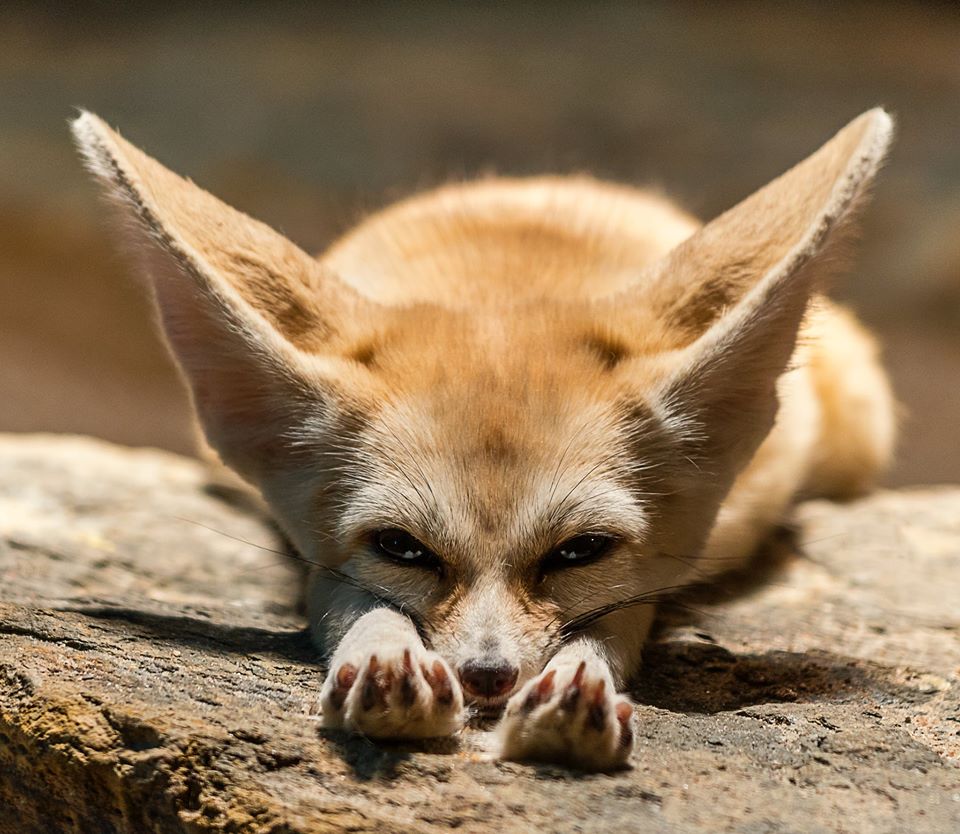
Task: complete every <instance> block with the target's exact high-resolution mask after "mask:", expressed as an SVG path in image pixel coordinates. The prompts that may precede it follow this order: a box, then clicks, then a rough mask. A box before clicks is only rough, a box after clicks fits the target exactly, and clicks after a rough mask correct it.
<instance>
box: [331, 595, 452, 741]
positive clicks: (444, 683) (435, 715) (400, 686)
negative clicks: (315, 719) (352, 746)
mask: <svg viewBox="0 0 960 834" xmlns="http://www.w3.org/2000/svg"><path fill="white" fill-rule="evenodd" d="M320 709H321V712H322V719H323V725H324V726H325V727H329V728H331V729H344V730H352V731H354V732H357V733H362V734H363V735H366V736H370V737H371V738H435V737H438V736H449V735H452V734H454V733H455V732H457V731H458V730H459V729H460V727H461V726H462V725H463V722H464V720H465V717H466V713H465V711H464V708H463V693H462V692H461V689H460V684H459V683H458V682H457V679H456V677H455V676H454V675H453V673H452V672H451V671H450V667H449V666H447V664H446V662H445V661H444V660H443V659H442V658H441V657H440V655H438V654H436V653H435V652H431V651H429V650H428V649H427V648H426V647H425V646H424V645H423V641H422V640H421V639H420V636H419V635H418V634H417V630H416V628H414V625H413V623H412V622H411V621H410V620H409V619H408V618H407V617H404V616H403V615H402V614H399V613H397V612H396V611H393V610H391V609H389V608H376V609H374V610H373V611H369V612H367V613H366V614H364V615H363V616H361V617H359V618H358V619H357V621H356V622H355V623H354V624H353V625H352V626H351V628H350V630H349V631H347V633H346V634H345V635H344V637H343V639H342V640H341V641H340V644H339V645H338V646H337V650H336V651H335V652H334V654H333V658H332V659H331V662H330V668H329V671H328V673H327V678H326V680H325V681H324V682H323V688H322V689H321V692H320Z"/></svg>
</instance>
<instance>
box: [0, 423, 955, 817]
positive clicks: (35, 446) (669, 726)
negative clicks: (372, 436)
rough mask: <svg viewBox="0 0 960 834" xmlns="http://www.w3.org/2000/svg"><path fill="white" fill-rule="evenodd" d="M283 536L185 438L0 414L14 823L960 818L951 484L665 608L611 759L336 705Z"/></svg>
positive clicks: (5, 698) (5, 704) (0, 743)
mask: <svg viewBox="0 0 960 834" xmlns="http://www.w3.org/2000/svg"><path fill="white" fill-rule="evenodd" d="M276 548H277V541H276V539H275V536H274V534H273V533H272V531H271V529H270V526H269V525H268V524H267V523H265V522H264V520H263V519H261V518H259V517H258V516H257V514H256V512H255V511H253V510H251V509H249V508H248V509H243V508H241V507H238V506H236V505H233V504H231V503H229V502H227V501H225V500H223V497H222V496H219V495H218V494H217V490H216V489H212V488H211V487H210V485H209V484H208V483H207V481H206V480H205V475H204V471H203V469H202V468H201V467H200V466H199V465H198V464H196V463H195V462H193V461H190V460H187V459H183V458H178V457H175V456H172V455H169V454H165V453H161V452H155V451H145V450H129V449H122V448H119V447H113V446H109V445H107V444H104V443H100V442H97V441H93V440H87V439H79V438H66V437H42V436H11V435H7V436H0V577H2V583H0V634H2V639H0V832H4V834H6V832H17V834H32V833H33V832H37V833H38V834H40V832H42V834H50V833H51V832H53V833H54V834H59V833H60V832H135V833H136V834H142V833H143V832H181V831H183V832H201V831H223V832H273V834H281V832H283V833H284V834H293V833H294V832H325V831H343V830H347V831H378V832H400V831H418V832H439V831H448V830H450V829H457V830H460V831H466V832H473V831H478V832H483V831H497V832H507V831H509V832H513V831H521V832H522V831H531V832H532V831H558V832H559V831H597V832H619V831H641V830H642V831H665V832H666V831H669V832H716V831H728V830H730V831H744V832H774V831H791V832H793V831H818V832H819V831H824V832H841V831H844V832H845V831H849V832H863V831H890V832H894V831H897V832H900V831H910V832H956V831H960V766H958V765H960V489H951V488H943V489H917V490H908V491H901V492H896V493H893V492H888V493H880V494H877V495H874V496H872V497H870V498H867V499H865V500H863V501H859V502H856V503H853V504H850V505H846V506H836V505H831V504H827V503H823V502H815V503H809V504H805V505H803V506H802V507H800V508H799V509H798V511H797V514H796V527H795V529H794V531H793V532H792V533H789V534H788V533H786V532H785V533H784V534H783V535H782V536H780V537H779V538H778V539H777V541H776V542H774V543H773V544H772V545H771V547H770V548H769V552H767V553H766V554H764V556H763V557H762V558H761V559H760V560H759V561H758V563H757V565H756V566H755V567H754V569H753V570H752V571H751V572H750V574H748V575H743V576H740V577H732V578H731V579H730V580H729V581H726V582H724V583H723V584H721V585H719V586H717V587H716V588H714V589H712V590H710V591H709V592H708V591H706V590H701V591H699V592H697V593H694V594H691V595H689V596H688V597H687V598H686V599H684V600H682V601H680V602H679V603H678V604H677V605H675V606H672V607H671V609H670V610H668V611H666V612H665V616H664V617H663V622H662V625H661V627H660V629H659V631H658V634H657V637H656V639H655V641H654V642H653V643H652V644H651V646H650V648H649V651H648V656H647V661H646V667H645V671H644V673H643V675H642V678H641V680H640V681H639V683H638V685H637V688H636V690H635V691H634V696H635V698H636V699H637V701H638V703H639V706H638V707H637V712H638V716H639V727H640V732H639V739H638V745H637V749H636V753H635V755H634V757H633V760H632V767H631V769H630V770H628V771H624V772H622V773H616V774H610V775H589V776H585V775H582V774H576V773H572V772H569V771H566V770H563V769H561V768H556V767H544V766H527V765H520V764H514V763H503V762H491V761H489V760H488V756H487V755H486V754H485V752H484V750H485V738H486V736H485V733H483V732H481V731H478V730H468V731H466V732H464V733H463V735H462V737H461V738H459V739H457V740H456V741H454V742H451V743H443V744H432V745H384V744H373V743H371V742H369V741H366V740H364V739H360V738H344V737H340V736H337V735H329V734H325V733H324V732H322V731H321V730H319V728H318V726H317V722H316V720H315V719H314V718H313V717H312V716H311V715H310V711H309V708H310V705H311V703H312V702H313V701H314V700H315V698H316V695H317V692H318V691H319V688H320V682H321V680H322V669H321V668H320V667H319V666H318V663H317V658H316V656H315V654H314V652H313V651H312V649H311V647H310V644H309V641H308V640H307V639H306V637H305V635H304V631H303V625H304V624H303V621H302V619H301V618H300V616H299V615H298V614H297V611H296V605H295V600H296V594H295V587H296V580H297V577H296V572H295V571H293V570H292V569H291V568H290V566H289V565H288V564H287V563H286V562H285V560H284V558H283V557H282V556H280V555H277V554H276V553H274V552H272V551H273V550H275V549H276Z"/></svg>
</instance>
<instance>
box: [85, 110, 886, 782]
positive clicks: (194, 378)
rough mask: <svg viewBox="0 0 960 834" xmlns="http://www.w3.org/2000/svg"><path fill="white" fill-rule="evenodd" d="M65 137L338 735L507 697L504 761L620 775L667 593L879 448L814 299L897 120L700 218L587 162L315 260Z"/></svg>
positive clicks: (382, 228)
mask: <svg viewBox="0 0 960 834" xmlns="http://www.w3.org/2000/svg"><path fill="white" fill-rule="evenodd" d="M73 129H74V133H75V135H76V138H77V141H78V142H79V145H80V147H81V149H82V152H83V154H84V156H85V157H86V161H87V163H88V165H89V167H90V168H91V169H92V170H93V172H94V173H95V174H97V175H98V176H99V177H100V178H102V179H103V180H104V181H105V183H106V185H107V188H108V191H109V193H110V194H111V195H112V196H113V197H115V198H116V200H117V201H118V202H119V203H120V204H121V206H122V208H123V210H124V211H125V212H126V214H127V215H128V216H129V218H130V219H131V220H132V221H133V222H132V223H131V224H130V225H131V228H132V230H133V234H134V236H135V237H136V238H139V241H140V244H141V245H140V247H139V248H140V251H141V252H142V254H143V257H144V265H145V268H146V272H147V274H148V275H149V276H150V279H151V282H152V287H153V292H154V295H155V298H156V302H157V306H158V308H159V312H160V318H161V321H162V324H163V329H164V331H165V333H166V338H167V340H168V341H169V343H170V347H171V349H172V351H173V354H174V356H175V357H176V358H177V360H178V362H179V363H180V366H181V368H182V369H183V373H184V376H185V377H186V380H187V382H188V383H189V386H190V390H191V392H192V395H193V402H194V405H195V406H196V410H197V414H198V416H199V420H200V423H201V424H202V427H203V429H204V431H205V434H206V438H207V440H208V441H209V443H210V445H211V446H212V447H213V448H214V449H215V450H216V451H217V453H219V455H220V457H221V458H222V459H223V461H225V462H226V463H227V464H228V465H229V466H230V467H232V468H233V469H235V470H236V471H237V472H238V473H239V474H240V475H241V476H242V477H243V478H244V479H246V480H247V481H248V482H249V483H250V484H252V485H254V486H255V487H256V488H257V489H259V490H260V492H261V493H262V495H263V496H264V498H265V499H266V501H267V502H268V504H269V506H270V507H271V509H272V512H273V513H274V514H275V516H276V519H277V521H278V522H279V523H280V525H281V526H282V528H283V529H284V531H285V532H286V534H287V535H288V536H289V538H290V540H291V541H292V542H293V544H294V545H295V547H296V549H297V550H298V551H299V553H300V554H301V555H302V557H303V558H304V559H305V560H306V561H308V562H310V563H312V564H313V565H314V567H312V568H311V573H310V575H309V579H308V583H309V586H308V588H307V600H308V611H309V620H310V627H311V629H312V633H313V635H314V637H315V639H316V643H317V645H318V646H319V647H320V648H321V650H322V651H323V652H325V653H326V654H327V655H328V657H329V661H330V665H329V673H328V675H327V677H326V680H325V682H324V684H323V686H322V689H321V690H320V693H319V702H320V708H321V710H322V720H323V722H324V724H325V725H326V726H328V727H331V728H345V729H349V730H353V731H356V732H360V733H364V734H367V735H368V736H371V737H374V738H420V737H433V736H446V735H450V734H454V733H456V732H457V731H458V729H459V728H460V727H461V726H462V725H463V723H464V721H465V720H466V719H467V718H468V716H469V715H471V714H473V713H485V714H497V713H501V712H502V718H501V720H500V723H499V725H498V727H497V730H496V736H495V738H496V740H497V743H498V749H499V754H500V755H501V756H503V757H507V758H515V759H539V760H549V761H559V762H567V763H571V764H573V765H575V766H577V767H580V768H583V769H607V768H612V767H616V766H619V765H621V764H623V763H624V762H626V760H627V759H628V757H629V755H630V752H631V748H632V744H633V741H632V739H633V733H634V726H633V722H634V718H633V710H632V706H631V703H630V701H629V700H628V699H627V698H626V697H625V696H624V695H622V694H619V693H621V692H622V690H623V689H624V686H625V684H626V683H627V682H628V681H629V679H630V678H631V677H632V676H634V675H636V674H637V672H638V669H639V664H640V656H641V649H642V647H643V644H644V639H645V637H646V635H647V631H648V628H649V626H650V622H651V618H652V616H653V613H654V606H653V604H652V603H654V602H655V601H656V600H657V599H658V598H660V597H661V596H662V595H663V594H665V593H667V592H669V591H671V590H674V589H677V588H678V587H680V586H682V585H684V584H685V583H689V582H690V581H692V580H694V579H702V578H703V577H704V576H707V575H709V574H710V573H711V572H715V571H717V570H719V569H720V568H729V567H732V566H735V565H737V564H738V563H740V562H742V560H744V559H745V557H747V556H749V554H750V553H751V551H753V550H754V548H755V546H756V545H757V544H758V542H759V541H760V540H761V539H762V538H763V536H764V535H765V534H766V533H767V532H768V531H769V530H770V528H771V525H773V524H775V523H776V522H777V521H778V520H779V519H781V517H782V516H783V514H784V512H785V510H786V509H787V508H788V505H789V503H790V501H791V499H792V498H793V497H795V496H797V495H798V494H805V495H827V496H846V495H850V494H853V493H856V492H859V491H861V490H863V489H864V488H866V487H868V486H869V485H870V483H871V482H872V481H873V479H874V478H875V476H876V475H877V473H878V471H880V470H881V469H882V467H883V466H884V465H885V464H886V462H887V460H888V458H889V456H890V453H891V445H892V442H893V433H894V425H893V424H894V418H893V405H892V398H891V394H890V390H889V388H888V384H887V381H886V378H885V376H884V373H883V371H882V369H881V368H880V366H879V364H878V361H877V352H876V348H875V346H874V343H873V342H872V340H871V338H870V336H869V335H868V334H867V333H866V332H865V331H864V330H863V329H862V328H861V327H860V326H859V325H858V324H857V323H856V321H855V320H854V319H853V318H852V317H851V316H850V315H849V314H848V313H846V312H844V311H843V310H841V309H838V308H837V307H835V306H834V305H832V304H831V303H830V302H828V301H827V300H825V299H824V298H822V297H820V296H818V295H817V294H816V293H817V289H818V283H819V282H820V281H821V279H822V277H823V275H824V273H826V272H830V271H832V270H833V269H834V268H835V267H836V262H837V256H838V248H842V245H843V242H844V239H845V238H847V237H848V235H846V234H845V232H847V231H849V227H850V225H851V223H850V221H851V219H852V215H853V214H854V213H855V212H856V211H857V209H858V207H859V205H860V203H861V202H862V197H863V196H864V194H865V192H866V191H867V188H868V186H869V184H870V182H871V181H872V179H873V177H874V175H875V174H876V172H877V169H878V167H879V166H880V164H881V161H882V159H883V156H884V153H885V151H886V149H887V146H888V144H889V141H890V137H891V132H892V123H891V119H890V117H889V116H888V115H887V114H886V113H884V112H883V111H882V110H872V111H870V112H868V113H866V114H864V115H862V116H860V117H859V118H858V119H856V120H855V121H853V122H851V123H850V124H849V125H848V126H847V127H845V128H844V129H843V130H841V131H840V132H839V133H838V134H837V135H836V136H835V137H834V138H833V139H831V140H830V141H829V142H827V144H826V145H824V146H823V147H822V148H821V149H820V150H819V151H817V152H816V153H815V154H813V155H812V156H811V157H809V158H808V159H806V160H805V161H803V162H801V163H800V164H799V165H797V166H796V167H795V168H793V169H791V170H790V171H788V172H787V173H786V174H784V175H783V176H781V177H780V178H779V179H776V180H774V181H773V182H772V183H770V184H769V185H767V186H766V187H764V188H762V189H761V190H759V191H758V192H756V193H755V194H753V195H752V196H751V197H748V198H747V199H746V200H744V201H743V202H742V203H740V204H739V205H737V206H736V207H734V208H733V209H731V210H729V211H728V212H726V213H725V214H723V215H721V216H720V217H718V218H717V219H716V220H714V221H713V222H711V223H709V224H707V225H706V226H704V227H702V228H700V227H699V226H698V224H697V223H695V222H694V221H693V220H692V219H691V218H690V217H689V216H687V215H686V214H684V213H682V212H681V211H679V210H678V209H677V208H675V207H674V206H672V205H671V204H670V203H668V202H666V201H664V200H663V199H661V198H659V197H657V196H654V195H651V194H649V193H645V192H643V191H636V190H633V189H630V188H625V187H620V186H614V185H607V184H603V183H600V182H595V181H593V180H591V179H587V178H568V177H542V178H534V179H516V180H514V179H487V180H481V181H479V182H474V183H466V184H456V185H449V186H446V187H444V188H440V189H438V190H435V191H432V192H430V193H427V194H425V195H423V196H418V197H415V198H413V199H410V200H407V201H404V202H401V203H399V204H398V205H395V206H393V207H391V208H388V209H387V210H385V211H383V212H381V213H379V214H375V215H373V216H372V217H370V218H369V219H367V220H366V221H364V222H363V223H361V224H360V226H359V227H358V228H356V229H354V230H353V231H352V232H350V233H349V234H348V235H346V236H345V237H344V238H342V239H341V240H339V241H338V242H336V243H335V244H334V245H333V246H332V248H331V249H330V250H329V251H328V252H327V253H326V254H324V255H323V256H322V257H320V258H313V257H311V256H309V255H307V254H306V253H304V252H303V251H301V250H300V249H299V248H298V247H297V246H296V245H294V244H293V243H291V242H290V241H289V240H287V239H286V238H284V237H282V236H281V235H279V234H278V233H276V232H274V231H273V230H272V229H270V228H268V227H267V226H265V225H263V224H262V223H259V222H257V221H255V220H252V219H250V218H249V217H247V216H245V215H243V214H241V213H240V212H238V211H235V210H233V209H231V208H229V207H228V206H226V205H224V204H223V203H221V202H219V201H218V200H217V199H216V198H214V197H212V196H211V195H210V194H208V193H206V192H205V191H202V190H201V189H200V188H198V187H197V186H195V185H194V184H193V183H191V182H189V181H188V180H184V179H181V178H180V177H179V176H177V175H175V174H173V173H171V172H170V171H168V170H167V169H166V168H164V167H162V166H161V165H160V164H159V163H157V162H155V161H154V160H153V159H151V158H150V157H148V156H146V155H145V154H143V153H142V152H141V151H139V150H138V149H137V148H135V147H133V146H132V145H130V144H128V143H127V142H126V141H124V140H123V139H122V138H120V136H118V135H117V134H116V133H114V132H113V131H112V130H110V129H109V128H108V127H107V126H106V125H105V124H104V123H103V122H102V121H101V120H100V119H98V118H97V117H96V116H94V115H92V114H89V113H84V114H83V115H81V116H80V117H79V118H78V119H77V120H76V121H75V122H74V125H73ZM798 334H799V338H798Z"/></svg>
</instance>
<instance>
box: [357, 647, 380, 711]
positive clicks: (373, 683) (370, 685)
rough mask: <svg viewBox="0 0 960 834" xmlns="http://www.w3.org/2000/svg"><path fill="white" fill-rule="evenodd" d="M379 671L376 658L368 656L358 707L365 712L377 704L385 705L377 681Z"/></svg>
mask: <svg viewBox="0 0 960 834" xmlns="http://www.w3.org/2000/svg"><path fill="white" fill-rule="evenodd" d="M379 671H380V664H379V663H378V662H377V656H376V655H375V654H373V655H370V664H369V665H368V666H367V676H366V677H365V678H364V680H363V690H362V691H361V693H360V706H361V707H363V708H364V709H365V710H369V709H373V708H374V706H376V705H377V704H378V703H380V704H383V705H386V698H385V693H384V690H383V688H382V686H381V682H380V681H379V680H378V677H379V675H378V673H379Z"/></svg>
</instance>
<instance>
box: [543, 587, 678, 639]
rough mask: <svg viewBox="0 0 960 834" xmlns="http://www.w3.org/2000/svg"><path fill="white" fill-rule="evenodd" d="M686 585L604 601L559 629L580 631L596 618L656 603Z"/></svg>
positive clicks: (595, 620) (568, 632) (596, 619)
mask: <svg viewBox="0 0 960 834" xmlns="http://www.w3.org/2000/svg"><path fill="white" fill-rule="evenodd" d="M686 587H687V585H685V584H684V585H668V586H666V587H663V588H657V589H655V590H653V591H645V592H644V593H642V594H634V595H632V596H629V597H625V598H623V599H618V600H614V601H613V602H608V603H605V604H604V605H600V606H598V607H596V608H593V609H591V610H589V611H585V612H584V613H582V614H577V615H576V616H575V617H571V618H570V619H569V620H567V621H566V622H565V623H563V625H561V626H560V631H561V632H562V633H563V634H564V635H567V636H568V635H570V634H573V633H575V632H578V631H582V630H583V629H585V628H587V627H588V626H591V625H593V624H594V623H596V622H597V621H598V620H601V619H603V618H604V617H606V616H608V615H610V614H613V613H615V612H617V611H623V610H624V609H627V608H636V607H637V606H640V605H656V604H657V603H658V602H662V601H663V600H664V599H666V598H668V597H670V596H671V595H672V594H675V593H677V592H678V591H681V590H683V589H684V588H686Z"/></svg>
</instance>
